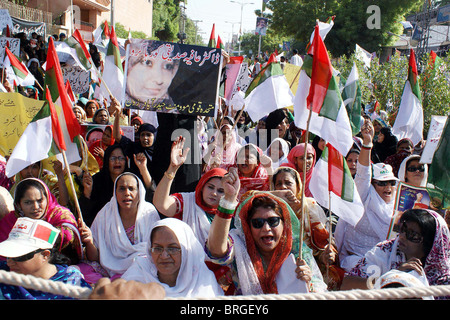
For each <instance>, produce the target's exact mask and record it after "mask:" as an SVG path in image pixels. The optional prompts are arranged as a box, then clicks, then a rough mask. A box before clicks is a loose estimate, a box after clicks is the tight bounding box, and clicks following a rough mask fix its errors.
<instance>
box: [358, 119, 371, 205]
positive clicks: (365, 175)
mask: <svg viewBox="0 0 450 320" xmlns="http://www.w3.org/2000/svg"><path fill="white" fill-rule="evenodd" d="M361 134H362V136H363V146H362V147H361V152H360V154H359V158H358V164H357V170H356V176H355V184H356V188H357V189H358V193H359V195H360V196H361V200H363V201H365V199H366V198H367V195H368V194H369V189H370V184H371V164H370V158H371V153H372V139H373V135H374V129H373V125H372V123H371V122H370V121H365V122H364V125H363V126H362V128H361Z"/></svg>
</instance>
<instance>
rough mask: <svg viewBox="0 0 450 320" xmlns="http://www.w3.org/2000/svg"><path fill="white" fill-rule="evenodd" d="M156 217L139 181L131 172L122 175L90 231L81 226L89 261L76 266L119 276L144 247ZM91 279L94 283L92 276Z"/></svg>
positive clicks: (99, 274)
mask: <svg viewBox="0 0 450 320" xmlns="http://www.w3.org/2000/svg"><path fill="white" fill-rule="evenodd" d="M136 189H137V190H136ZM159 219H160V218H159V215H158V212H157V210H156V209H155V207H154V206H153V205H152V204H151V203H149V202H146V201H145V187H144V184H143V183H142V181H141V180H139V178H138V177H137V176H136V175H134V174H133V173H130V172H126V173H123V174H121V175H120V176H118V177H117V179H116V181H115V183H114V194H113V196H112V198H111V201H109V202H108V203H107V204H106V205H105V206H104V207H103V208H102V209H101V210H100V212H99V213H98V214H97V216H96V218H95V220H94V222H93V223H92V226H91V230H92V231H91V230H89V228H88V227H87V226H86V225H84V226H83V229H82V231H81V234H82V238H83V242H84V243H85V245H86V255H87V258H88V259H89V260H90V261H87V263H86V264H87V268H86V264H83V265H79V266H80V269H81V271H82V272H83V273H84V274H85V276H86V275H89V274H90V273H91V272H92V270H91V269H89V266H91V267H92V268H94V270H95V271H96V273H97V275H98V277H104V276H106V277H119V276H120V275H122V274H123V273H124V272H125V271H126V270H127V269H128V268H129V267H130V265H131V264H132V262H133V259H134V258H135V257H136V256H137V255H138V254H139V253H141V252H143V251H144V250H145V248H146V245H147V240H148V238H149V234H150V233H149V230H150V227H151V225H153V223H155V222H156V221H157V220H159ZM92 262H94V263H92ZM95 262H97V264H95ZM98 263H99V264H100V265H101V268H98V267H99V266H98ZM94 273H95V272H94ZM91 276H92V274H91ZM91 280H92V282H95V278H92V279H91ZM97 280H98V278H97Z"/></svg>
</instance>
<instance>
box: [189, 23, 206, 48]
mask: <svg viewBox="0 0 450 320" xmlns="http://www.w3.org/2000/svg"><path fill="white" fill-rule="evenodd" d="M191 21H192V22H193V23H194V24H195V44H197V35H198V26H197V24H198V23H199V22H203V20H191Z"/></svg>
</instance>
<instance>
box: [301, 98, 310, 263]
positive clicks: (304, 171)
mask: <svg viewBox="0 0 450 320" xmlns="http://www.w3.org/2000/svg"><path fill="white" fill-rule="evenodd" d="M311 116H312V107H310V109H309V116H308V121H307V122H306V132H305V142H304V143H305V153H304V154H303V157H304V161H303V181H302V185H303V187H302V211H301V215H300V219H301V221H300V255H299V257H300V260H301V259H302V247H303V234H304V230H305V227H304V223H305V218H304V215H305V205H304V203H305V202H304V199H305V186H306V157H307V151H306V150H307V144H308V140H309V138H308V136H309V123H310V122H311Z"/></svg>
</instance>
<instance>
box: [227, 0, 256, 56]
mask: <svg viewBox="0 0 450 320" xmlns="http://www.w3.org/2000/svg"><path fill="white" fill-rule="evenodd" d="M230 2H232V3H237V4H239V5H240V6H241V27H240V28H239V53H238V55H241V36H242V13H243V11H244V6H245V5H246V4H254V3H253V2H244V0H241V2H237V1H233V0H230Z"/></svg>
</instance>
